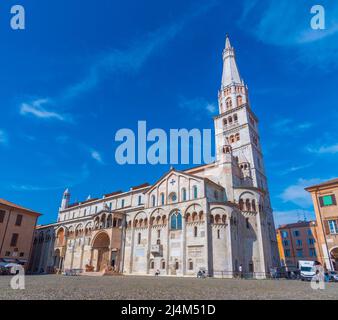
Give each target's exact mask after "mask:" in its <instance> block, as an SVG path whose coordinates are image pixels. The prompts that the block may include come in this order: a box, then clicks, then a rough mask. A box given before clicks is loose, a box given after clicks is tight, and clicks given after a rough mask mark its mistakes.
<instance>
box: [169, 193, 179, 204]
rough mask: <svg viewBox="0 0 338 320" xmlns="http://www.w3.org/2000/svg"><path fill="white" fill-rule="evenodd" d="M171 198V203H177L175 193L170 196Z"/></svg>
mask: <svg viewBox="0 0 338 320" xmlns="http://www.w3.org/2000/svg"><path fill="white" fill-rule="evenodd" d="M169 198H170V201H171V202H176V201H177V195H176V193H175V192H172V193H171V194H170V195H169Z"/></svg>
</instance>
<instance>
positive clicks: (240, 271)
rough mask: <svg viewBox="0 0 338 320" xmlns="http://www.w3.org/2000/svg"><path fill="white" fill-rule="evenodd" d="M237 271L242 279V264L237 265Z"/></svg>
mask: <svg viewBox="0 0 338 320" xmlns="http://www.w3.org/2000/svg"><path fill="white" fill-rule="evenodd" d="M238 271H239V276H240V278H241V279H243V266H242V264H240V265H239V267H238Z"/></svg>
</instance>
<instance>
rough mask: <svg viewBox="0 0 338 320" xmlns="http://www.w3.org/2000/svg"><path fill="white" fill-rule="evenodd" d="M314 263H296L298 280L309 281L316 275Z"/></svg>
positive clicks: (302, 261) (301, 261)
mask: <svg viewBox="0 0 338 320" xmlns="http://www.w3.org/2000/svg"><path fill="white" fill-rule="evenodd" d="M315 266H316V261H305V260H299V261H298V269H299V271H300V279H301V280H302V281H304V280H311V279H312V278H313V276H314V275H315V274H316V268H315Z"/></svg>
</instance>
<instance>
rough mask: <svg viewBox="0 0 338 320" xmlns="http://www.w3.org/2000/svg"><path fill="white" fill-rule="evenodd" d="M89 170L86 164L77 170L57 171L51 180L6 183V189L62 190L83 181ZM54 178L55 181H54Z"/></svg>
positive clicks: (21, 190)
mask: <svg viewBox="0 0 338 320" xmlns="http://www.w3.org/2000/svg"><path fill="white" fill-rule="evenodd" d="M89 175H90V172H89V170H88V167H87V165H86V164H83V165H82V166H81V167H80V171H77V172H74V171H73V172H71V173H68V172H58V175H57V176H55V177H53V182H51V183H48V184H47V183H46V184H41V185H35V184H30V183H27V184H20V183H7V185H8V189H9V190H11V191H18V192H36V191H49V190H59V189H60V190H64V188H65V187H70V188H71V187H74V186H76V185H79V184H81V183H83V182H84V181H85V180H87V178H88V177H89ZM54 180H56V181H54Z"/></svg>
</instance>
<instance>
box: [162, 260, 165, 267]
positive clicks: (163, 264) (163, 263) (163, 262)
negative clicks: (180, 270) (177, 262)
mask: <svg viewBox="0 0 338 320" xmlns="http://www.w3.org/2000/svg"><path fill="white" fill-rule="evenodd" d="M161 268H162V269H165V261H164V260H162V261H161Z"/></svg>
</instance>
